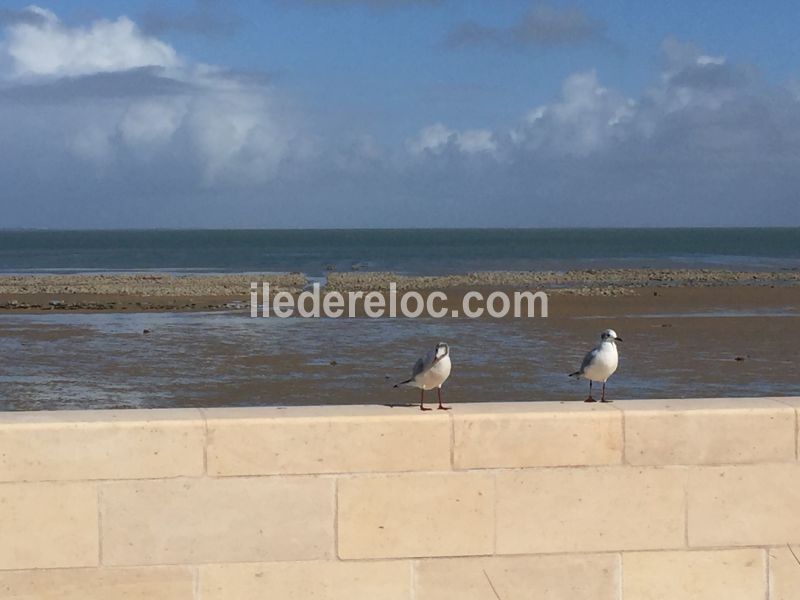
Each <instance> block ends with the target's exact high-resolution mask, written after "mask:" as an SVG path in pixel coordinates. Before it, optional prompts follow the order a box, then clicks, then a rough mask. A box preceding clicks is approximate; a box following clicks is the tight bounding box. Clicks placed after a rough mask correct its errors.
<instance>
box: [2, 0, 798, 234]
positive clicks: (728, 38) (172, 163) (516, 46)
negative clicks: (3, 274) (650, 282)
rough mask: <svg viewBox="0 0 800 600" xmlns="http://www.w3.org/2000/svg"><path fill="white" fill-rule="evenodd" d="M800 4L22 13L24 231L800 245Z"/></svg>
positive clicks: (13, 12) (476, 1) (236, 0)
mask: <svg viewBox="0 0 800 600" xmlns="http://www.w3.org/2000/svg"><path fill="white" fill-rule="evenodd" d="M798 23H800V4H798V3H796V2H794V1H791V0H773V1H771V2H769V3H762V4H756V3H753V2H745V1H743V0H731V1H729V2H725V3H722V2H719V1H718V0H714V1H711V0H694V1H688V0H686V1H680V0H676V1H673V2H669V3H662V2H659V3H653V2H641V1H634V0H609V1H605V2H589V1H575V2H562V1H560V0H551V1H549V2H530V1H526V0H227V1H223V0H175V1H161V2H155V1H153V0H127V1H123V0H102V1H100V0H51V1H50V2H44V1H42V2H41V3H39V4H33V5H31V4H28V3H27V2H16V1H15V0H0V228H27V227H30V228H151V227H159V228H172V227H178V228H183V227H210V228H217V227H233V228H237V227H248V228H250V227H598V228H603V227H654V226H655V227H658V226H664V227H668V226H800V36H798V35H797V34H796V29H797V25H798Z"/></svg>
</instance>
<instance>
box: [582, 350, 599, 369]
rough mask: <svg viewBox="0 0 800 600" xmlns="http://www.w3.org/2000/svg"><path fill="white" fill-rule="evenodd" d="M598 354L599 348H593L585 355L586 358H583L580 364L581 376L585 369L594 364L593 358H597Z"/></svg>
mask: <svg viewBox="0 0 800 600" xmlns="http://www.w3.org/2000/svg"><path fill="white" fill-rule="evenodd" d="M598 352H600V348H593V349H592V350H589V352H587V353H586V356H584V357H583V362H582V363H581V370H580V373H581V375H582V374H583V373H584V371H586V369H587V368H588V367H589V365H591V364H592V363H593V362H594V357H595V356H597V353H598Z"/></svg>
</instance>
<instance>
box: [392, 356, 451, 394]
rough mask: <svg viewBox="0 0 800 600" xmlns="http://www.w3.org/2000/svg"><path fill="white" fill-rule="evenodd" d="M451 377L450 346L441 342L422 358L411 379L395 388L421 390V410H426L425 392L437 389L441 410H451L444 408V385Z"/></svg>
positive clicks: (415, 366)
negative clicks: (405, 387)
mask: <svg viewBox="0 0 800 600" xmlns="http://www.w3.org/2000/svg"><path fill="white" fill-rule="evenodd" d="M448 377H450V346H448V345H447V344H445V343H444V342H439V343H438V344H436V347H435V348H434V349H433V350H431V351H430V352H428V353H427V354H426V355H425V356H424V358H420V359H418V360H417V362H416V363H415V364H414V369H413V370H412V371H411V379H406V380H405V381H401V382H400V383H398V384H396V385H395V386H394V387H400V386H401V385H403V386H409V387H416V388H419V409H420V410H431V409H430V408H425V404H424V403H425V390H433V389H435V390H436V391H437V393H438V395H439V410H450V407H449V406H442V384H443V383H444V382H445V381H446V380H447V378H448Z"/></svg>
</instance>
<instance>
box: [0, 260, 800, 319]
mask: <svg viewBox="0 0 800 600" xmlns="http://www.w3.org/2000/svg"><path fill="white" fill-rule="evenodd" d="M311 280H312V279H310V278H308V277H307V276H305V275H303V274H300V273H288V274H274V273H269V274H257V273H253V274H224V275H221V274H207V275H202V274H187V275H174V274H165V273H114V274H85V273H84V274H77V275H67V274H61V275H0V312H2V313H13V312H20V311H24V312H51V311H81V312H85V311H90V312H94V311H109V312H115V311H129V312H131V311H132V312H136V311H142V312H145V311H205V310H212V311H214V310H241V309H244V308H246V306H247V303H248V302H249V293H250V283H251V282H253V281H255V282H259V283H261V282H268V283H269V284H270V287H271V289H272V291H273V292H277V291H284V290H285V291H288V292H291V293H295V294H296V293H300V292H301V291H302V290H303V289H304V288H305V287H307V286H308V285H309V283H310V281H311ZM390 282H395V283H396V284H397V289H398V290H418V291H420V292H421V293H422V294H423V295H425V293H426V292H431V291H434V290H442V291H447V292H449V294H448V295H450V296H452V297H453V298H456V299H457V298H459V297H462V296H463V294H464V293H466V292H467V291H468V290H471V289H478V290H492V289H502V290H513V289H536V290H543V291H546V292H548V293H549V294H554V295H556V296H559V297H594V298H597V297H607V298H621V297H641V296H647V295H653V292H655V295H658V293H659V290H662V291H663V290H666V289H671V290H686V291H687V292H690V291H691V290H701V289H708V290H719V291H718V292H717V293H719V294H723V295H729V296H730V295H731V294H732V293H733V290H734V289H735V290H747V289H754V288H762V289H764V290H783V293H787V294H789V295H790V296H789V300H788V301H789V302H794V301H795V300H794V299H795V298H796V297H797V296H798V295H800V270H773V271H760V272H751V271H732V270H722V269H720V270H713V269H585V270H574V271H530V272H522V271H485V272H476V273H465V274H461V275H442V276H403V275H395V274H392V273H386V272H366V271H365V272H361V271H359V272H347V273H330V274H329V275H328V278H327V281H326V282H325V289H328V290H335V291H340V292H348V291H365V292H366V291H381V292H384V291H386V290H388V289H389V283H390ZM724 290H727V291H724ZM777 293H778V292H777V291H776V292H773V293H772V294H773V295H775V294H777ZM684 295H685V294H684ZM734 295H735V294H734Z"/></svg>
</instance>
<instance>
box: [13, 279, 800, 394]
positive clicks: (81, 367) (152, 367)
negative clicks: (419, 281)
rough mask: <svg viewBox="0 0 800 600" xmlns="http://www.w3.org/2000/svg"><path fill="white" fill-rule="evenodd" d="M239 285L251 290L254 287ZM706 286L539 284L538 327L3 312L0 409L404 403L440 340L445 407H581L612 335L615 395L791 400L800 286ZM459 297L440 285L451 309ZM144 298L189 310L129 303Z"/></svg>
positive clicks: (150, 312) (182, 313)
mask: <svg viewBox="0 0 800 600" xmlns="http://www.w3.org/2000/svg"><path fill="white" fill-rule="evenodd" d="M242 281H244V282H245V283H246V284H247V286H248V287H247V288H246V289H247V291H249V276H245V277H244V278H243V280H242ZM646 281H650V280H649V279H647V280H646ZM715 281H716V282H717V283H716V284H714V285H709V284H707V283H704V284H702V285H701V284H698V283H697V282H695V283H688V282H686V281H683V283H682V284H681V283H679V282H678V281H677V280H670V281H669V282H668V283H664V282H663V281H660V282H659V283H647V284H642V283H641V280H640V284H639V285H637V286H631V287H625V288H622V289H624V290H625V293H622V294H618V295H604V294H601V293H597V289H598V288H603V287H605V284H602V285H599V286H597V287H591V290H592V291H591V293H581V292H578V293H575V292H574V291H572V288H570V287H561V288H548V287H547V286H544V285H543V286H541V287H539V286H537V288H536V289H543V290H545V291H548V292H550V303H549V308H550V317H549V318H547V319H541V318H534V319H527V318H526V319H513V318H510V317H509V318H505V319H489V318H481V319H466V318H458V319H451V318H446V319H388V318H387V319H368V318H360V319H300V318H295V319H277V318H270V319H263V318H262V319H251V318H249V317H248V316H247V315H248V311H247V310H246V309H235V310H231V309H227V310H220V311H212V312H197V311H200V310H201V309H202V307H201V306H199V304H201V303H202V302H204V301H205V299H206V298H208V297H206V296H201V295H198V296H191V295H187V296H172V297H170V296H163V297H161V296H136V295H131V294H128V295H123V296H121V295H119V294H117V295H114V294H112V295H111V296H113V297H117V298H119V297H124V298H125V301H126V302H131V303H132V304H130V305H129V308H128V309H127V310H119V309H116V310H99V311H81V310H75V311H72V312H66V311H64V310H59V309H51V310H38V311H37V310H23V309H13V310H6V311H4V312H2V314H0V354H1V355H2V356H4V361H3V366H2V369H0V410H2V409H6V410H28V409H48V408H108V407H160V406H220V405H238V406H246V405H265V404H267V405H292V404H342V403H344V404H347V403H357V404H362V403H367V404H369V403H378V404H387V403H388V404H397V405H403V404H407V403H412V402H415V401H416V399H417V394H416V392H415V390H406V389H402V390H395V389H392V387H391V384H392V383H393V382H395V381H399V380H401V379H404V378H406V377H407V376H408V373H409V371H410V368H411V366H412V365H413V363H414V361H415V360H416V358H417V356H418V355H419V354H420V353H421V352H423V351H424V350H426V349H427V348H428V347H429V346H432V345H433V344H434V343H436V342H438V341H440V340H444V341H447V342H449V343H450V344H451V348H452V359H453V364H454V367H453V374H452V376H451V379H450V380H449V381H448V382H447V384H446V389H445V395H446V398H447V400H448V401H451V402H453V403H455V404H457V403H458V402H474V401H504V400H505V401H522V400H560V401H565V402H566V401H580V400H582V399H583V397H584V396H585V392H586V383H585V382H577V381H574V380H572V379H569V378H568V377H567V376H566V374H567V373H569V372H570V371H572V370H574V369H575V368H576V367H577V366H578V365H579V364H580V360H581V358H582V355H583V353H584V352H585V351H586V350H588V349H589V348H591V346H592V345H593V344H594V343H595V342H596V338H597V335H598V333H599V331H601V330H602V329H605V328H607V327H613V328H614V329H616V330H617V331H618V333H619V334H620V335H621V336H622V337H623V338H624V340H625V341H624V342H623V343H622V345H621V347H620V350H621V363H620V369H619V371H618V373H617V374H616V375H615V376H614V377H613V379H612V381H611V383H610V385H609V395H610V396H611V397H612V398H614V399H615V400H624V399H627V398H665V397H712V396H771V395H776V396H786V395H797V394H800V352H798V347H799V346H798V340H800V285H796V284H795V283H793V279H791V278H790V280H789V281H787V280H786V279H781V278H776V279H763V280H761V279H759V280H751V281H748V285H743V284H742V283H741V282H739V283H735V281H738V280H736V279H735V278H733V277H730V278H728V281H729V282H730V281H734V283H725V284H720V283H719V280H718V279H717V280H715ZM752 281H756V282H757V283H752ZM293 283H294V282H293V281H290V282H288V284H293ZM288 284H287V288H288V287H290V286H289V285H288ZM148 285H150V284H148ZM476 287H477V289H479V290H484V291H485V292H486V293H488V292H489V291H493V290H495V289H509V290H511V289H519V288H518V287H517V286H509V287H506V286H502V285H496V286H495V285H486V284H485V283H484V285H479V286H476ZM28 289H30V288H28ZM191 289H192V290H195V289H196V288H191ZM579 289H580V288H579ZM465 290H466V288H462V287H460V286H455V287H451V288H449V289H447V290H446V291H448V292H449V293H450V298H449V303H450V304H451V305H453V306H458V304H459V302H460V296H461V294H463V292H464V291H465ZM234 291H235V293H239V290H234ZM6 293H8V288H6ZM14 293H16V292H14V291H11V294H14ZM38 293H39V294H41V295H42V297H48V296H49V295H50V292H42V291H39V292H38ZM154 298H165V299H166V300H164V301H165V302H166V301H170V302H173V301H174V302H175V303H176V305H177V303H184V304H185V303H186V302H187V300H186V299H187V298H192V299H194V300H195V304H196V306H195V307H193V308H194V312H193V311H192V310H189V309H187V310H184V309H182V308H181V307H179V308H181V309H180V310H169V311H166V312H165V311H161V310H158V309H156V308H150V309H145V308H143V307H140V306H137V305H136V304H135V303H136V302H141V301H142V300H145V301H152V302H153V303H154V304H155V303H156V302H157V301H156V300H154ZM236 299H238V296H236V295H235V294H234V295H224V294H223V295H221V296H214V302H219V303H223V302H231V301H235V300H236ZM134 307H135V308H134ZM145 330H147V332H148V333H144V331H145ZM431 400H433V394H431Z"/></svg>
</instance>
